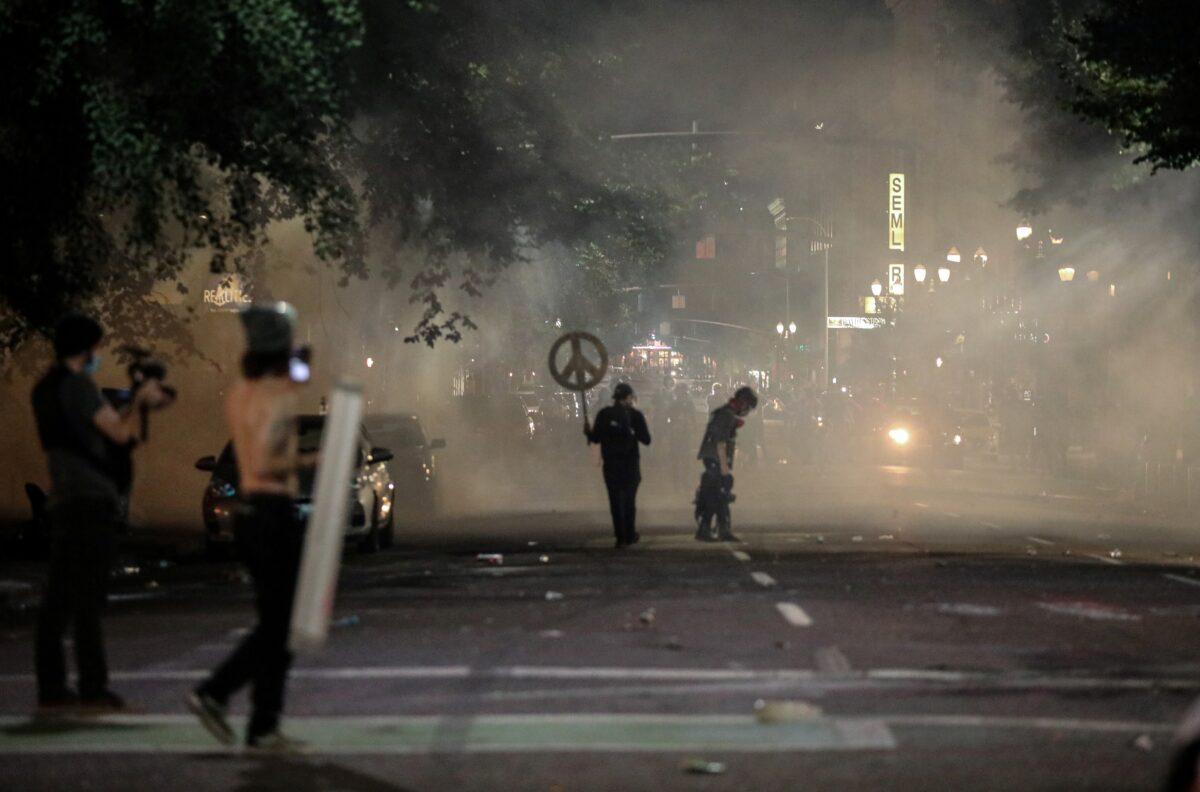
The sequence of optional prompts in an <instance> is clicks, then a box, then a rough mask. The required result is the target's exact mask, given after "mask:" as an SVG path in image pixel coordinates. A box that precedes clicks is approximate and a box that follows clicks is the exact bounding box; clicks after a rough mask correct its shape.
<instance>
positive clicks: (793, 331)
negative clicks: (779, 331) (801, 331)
mask: <svg viewBox="0 0 1200 792" xmlns="http://www.w3.org/2000/svg"><path fill="white" fill-rule="evenodd" d="M788 333H790V334H791V335H796V323H795V322H788Z"/></svg>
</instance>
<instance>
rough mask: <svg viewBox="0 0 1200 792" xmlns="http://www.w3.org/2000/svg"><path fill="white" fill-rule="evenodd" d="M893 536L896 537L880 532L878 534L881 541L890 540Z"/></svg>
mask: <svg viewBox="0 0 1200 792" xmlns="http://www.w3.org/2000/svg"><path fill="white" fill-rule="evenodd" d="M895 538H896V537H894V536H892V535H891V534H880V535H879V541H881V542H890V541H892V540H893V539H895Z"/></svg>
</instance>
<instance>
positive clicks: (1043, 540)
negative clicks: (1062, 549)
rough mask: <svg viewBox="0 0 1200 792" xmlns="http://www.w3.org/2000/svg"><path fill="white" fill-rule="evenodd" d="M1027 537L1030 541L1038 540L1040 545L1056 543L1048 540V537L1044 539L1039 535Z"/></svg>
mask: <svg viewBox="0 0 1200 792" xmlns="http://www.w3.org/2000/svg"><path fill="white" fill-rule="evenodd" d="M1025 538H1026V539H1028V540H1029V541H1031V542H1036V543H1037V544H1040V545H1052V544H1054V542H1051V541H1050V540H1048V539H1042V538H1041V537H1038V536H1026V537H1025Z"/></svg>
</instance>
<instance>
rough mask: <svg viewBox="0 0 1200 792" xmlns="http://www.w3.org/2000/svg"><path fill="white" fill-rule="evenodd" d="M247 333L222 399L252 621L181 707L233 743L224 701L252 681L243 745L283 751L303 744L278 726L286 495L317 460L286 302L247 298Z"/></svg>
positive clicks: (293, 547) (290, 575)
mask: <svg viewBox="0 0 1200 792" xmlns="http://www.w3.org/2000/svg"><path fill="white" fill-rule="evenodd" d="M241 319H242V325H243V327H244V329H245V331H246V353H245V354H244V355H243V356H242V379H240V380H238V382H237V383H236V384H235V385H234V386H233V388H232V390H231V391H230V393H229V396H228V398H227V400H226V403H225V417H226V419H227V420H228V422H229V429H230V434H231V435H232V438H233V452H234V456H235V457H236V459H237V464H238V475H239V478H240V484H239V488H240V503H239V505H238V508H237V511H236V513H235V515H234V539H235V540H236V542H237V547H238V552H239V555H240V556H241V559H242V561H243V562H244V563H245V565H246V567H247V569H248V570H249V571H250V576H251V577H252V578H253V579H254V599H255V609H256V610H257V613H258V623H257V624H256V625H255V627H254V630H253V631H252V632H250V634H249V635H247V636H246V637H245V638H244V639H243V640H242V642H241V644H239V645H238V647H237V649H235V650H234V651H233V654H231V655H230V656H229V657H228V658H227V659H226V660H225V661H224V662H223V663H222V664H221V665H220V666H218V667H217V669H216V670H215V671H213V673H212V675H211V676H209V677H208V679H206V680H205V681H204V682H202V683H201V684H200V685H199V686H198V687H197V688H196V689H195V690H193V691H192V692H191V693H190V694H188V697H187V706H188V709H190V710H191V711H192V713H193V714H195V715H196V717H198V718H199V719H200V722H201V723H202V724H203V725H204V727H205V728H206V729H208V731H209V732H210V733H211V734H212V735H213V736H214V737H216V738H217V739H218V740H220V741H221V742H222V743H224V744H226V745H228V744H232V743H233V742H234V733H233V728H232V727H231V726H230V725H229V722H228V720H227V719H226V711H227V710H226V708H227V706H228V703H229V699H230V698H231V697H232V696H233V694H234V693H235V692H237V691H238V690H240V689H241V688H242V687H244V686H245V685H246V684H247V683H248V682H249V683H253V688H254V692H253V697H252V708H251V712H250V720H249V722H248V724H247V726H246V747H247V748H250V749H253V750H257V751H260V752H268V753H291V752H295V751H299V750H302V749H303V744H302V743H300V742H299V741H296V740H293V739H291V738H289V737H287V736H285V735H284V734H282V733H281V732H280V730H279V721H280V715H281V713H282V712H283V696H284V687H285V685H286V683H287V673H288V668H289V667H290V666H291V661H292V656H291V653H290V652H289V651H288V633H289V631H290V629H291V620H292V602H293V600H294V598H295V593H296V584H297V577H298V575H299V572H300V559H301V555H302V552H303V548H304V526H303V524H302V523H301V522H300V520H299V519H298V516H297V513H296V507H295V499H296V494H297V491H298V474H299V472H300V470H301V469H302V468H305V467H312V466H313V465H314V464H315V463H316V450H315V449H300V448H299V435H300V433H299V428H298V425H297V420H298V418H297V415H298V412H299V392H298V391H299V387H300V386H301V385H302V384H303V383H305V382H307V381H308V379H309V368H308V361H309V351H308V349H307V348H302V349H299V350H294V349H293V347H292V336H293V329H294V328H293V326H294V324H295V311H294V310H293V309H292V307H291V306H290V305H288V304H287V303H278V304H276V305H271V306H257V305H256V306H252V307H250V308H248V309H246V310H245V311H243V312H242V314H241Z"/></svg>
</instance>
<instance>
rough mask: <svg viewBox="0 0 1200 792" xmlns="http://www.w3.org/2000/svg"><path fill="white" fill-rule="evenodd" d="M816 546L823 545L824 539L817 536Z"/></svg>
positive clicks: (819, 535)
mask: <svg viewBox="0 0 1200 792" xmlns="http://www.w3.org/2000/svg"><path fill="white" fill-rule="evenodd" d="M817 544H825V537H824V536H821V534H817Z"/></svg>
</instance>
